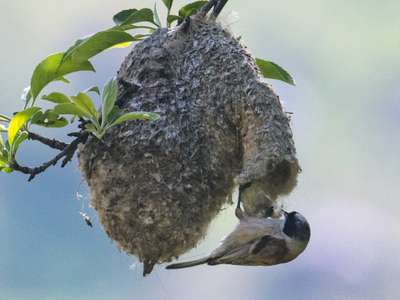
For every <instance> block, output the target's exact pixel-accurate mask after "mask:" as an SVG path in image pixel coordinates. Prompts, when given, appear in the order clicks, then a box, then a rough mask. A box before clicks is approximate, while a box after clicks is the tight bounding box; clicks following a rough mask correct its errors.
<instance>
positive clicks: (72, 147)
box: [11, 132, 89, 181]
mask: <svg viewBox="0 0 400 300" xmlns="http://www.w3.org/2000/svg"><path fill="white" fill-rule="evenodd" d="M88 136H89V134H88V133H86V132H84V133H81V134H80V135H79V136H78V137H77V138H76V139H75V140H73V141H72V142H71V143H70V144H68V145H67V146H66V147H65V148H64V149H63V150H62V151H61V152H60V153H59V154H57V155H56V156H55V157H54V158H53V159H51V160H49V161H48V162H45V163H43V164H42V165H41V166H39V167H35V168H29V167H25V166H21V165H19V164H18V163H17V162H14V163H13V164H12V165H11V167H12V168H13V169H14V170H15V171H19V172H22V173H24V174H29V175H30V176H29V178H28V181H31V180H32V179H33V178H35V177H36V175H38V174H40V173H42V172H44V171H46V170H47V168H49V167H50V166H54V165H56V164H57V162H58V161H59V160H61V159H62V158H64V160H63V162H62V164H61V167H62V168H63V167H64V166H65V165H66V164H67V163H68V162H69V161H71V159H72V157H73V156H74V154H75V152H76V149H77V148H78V145H79V144H80V143H85V142H86V140H87V138H88Z"/></svg>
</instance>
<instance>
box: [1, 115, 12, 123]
mask: <svg viewBox="0 0 400 300" xmlns="http://www.w3.org/2000/svg"><path fill="white" fill-rule="evenodd" d="M10 121H11V119H10V118H9V117H7V116H6V115H2V114H0V122H7V123H8V122H10Z"/></svg>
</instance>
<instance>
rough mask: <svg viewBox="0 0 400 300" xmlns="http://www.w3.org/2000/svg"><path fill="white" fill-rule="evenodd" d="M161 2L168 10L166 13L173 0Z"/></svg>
mask: <svg viewBox="0 0 400 300" xmlns="http://www.w3.org/2000/svg"><path fill="white" fill-rule="evenodd" d="M162 2H163V3H164V5H165V7H166V8H167V9H168V11H170V10H171V7H172V3H173V2H174V0H162Z"/></svg>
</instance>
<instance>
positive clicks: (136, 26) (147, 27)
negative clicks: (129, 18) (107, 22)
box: [114, 24, 157, 31]
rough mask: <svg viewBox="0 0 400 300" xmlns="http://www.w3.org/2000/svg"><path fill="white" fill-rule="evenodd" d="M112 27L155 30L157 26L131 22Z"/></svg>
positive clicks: (125, 29) (124, 29)
mask: <svg viewBox="0 0 400 300" xmlns="http://www.w3.org/2000/svg"><path fill="white" fill-rule="evenodd" d="M114 28H115V29H118V30H123V31H127V30H131V29H150V30H156V29H157V28H155V27H152V26H145V25H132V24H127V25H120V26H116V27H114Z"/></svg>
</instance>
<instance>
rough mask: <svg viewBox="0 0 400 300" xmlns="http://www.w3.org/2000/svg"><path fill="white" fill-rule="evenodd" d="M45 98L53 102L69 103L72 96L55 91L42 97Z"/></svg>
mask: <svg viewBox="0 0 400 300" xmlns="http://www.w3.org/2000/svg"><path fill="white" fill-rule="evenodd" d="M42 99H43V100H47V101H50V102H53V103H69V102H71V101H72V100H71V98H70V97H68V96H67V95H65V94H63V93H58V92H54V93H51V94H49V95H44V96H43V97H42Z"/></svg>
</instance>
